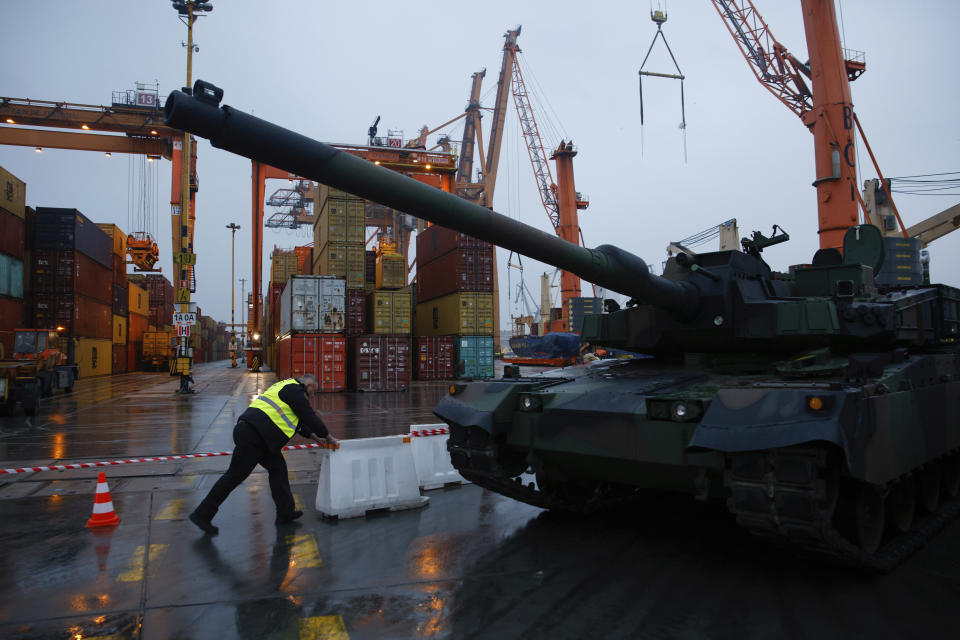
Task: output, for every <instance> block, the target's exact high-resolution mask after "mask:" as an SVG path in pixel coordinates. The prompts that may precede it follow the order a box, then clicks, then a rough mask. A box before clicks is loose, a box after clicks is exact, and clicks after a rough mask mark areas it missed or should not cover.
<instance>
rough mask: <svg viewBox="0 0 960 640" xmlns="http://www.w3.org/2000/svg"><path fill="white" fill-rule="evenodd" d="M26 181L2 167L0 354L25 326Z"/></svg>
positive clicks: (3, 354)
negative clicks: (15, 332)
mask: <svg viewBox="0 0 960 640" xmlns="http://www.w3.org/2000/svg"><path fill="white" fill-rule="evenodd" d="M26 190H27V185H26V184H25V183H24V182H23V181H22V180H20V179H19V178H17V177H16V176H14V175H13V174H11V173H10V172H9V171H7V170H6V169H4V168H3V167H0V357H10V356H11V354H12V353H13V332H14V329H16V328H18V327H23V326H24V324H23V323H24V320H27V318H26V317H25V314H24V289H25V286H24V285H25V278H24V275H25V273H26V272H28V271H27V270H25V269H24V266H23V265H24V258H25V253H24V246H25V245H26V242H25V240H26V215H27V211H26Z"/></svg>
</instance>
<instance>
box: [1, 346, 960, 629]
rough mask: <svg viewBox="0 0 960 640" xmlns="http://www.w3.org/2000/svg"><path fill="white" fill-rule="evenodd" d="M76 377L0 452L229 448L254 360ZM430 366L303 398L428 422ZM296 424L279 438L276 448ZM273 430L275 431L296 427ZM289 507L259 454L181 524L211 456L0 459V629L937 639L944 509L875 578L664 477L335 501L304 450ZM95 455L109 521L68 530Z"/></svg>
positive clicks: (956, 564)
mask: <svg viewBox="0 0 960 640" xmlns="http://www.w3.org/2000/svg"><path fill="white" fill-rule="evenodd" d="M195 379H196V385H195V388H196V390H197V393H196V394H194V395H187V396H182V395H178V394H176V393H175V390H176V388H177V387H178V381H177V380H176V379H175V378H171V377H170V376H168V375H166V374H162V373H159V374H154V373H131V374H124V375H117V376H110V377H105V378H94V379H89V380H80V381H78V382H77V385H76V387H75V389H74V392H73V394H71V395H68V396H59V397H54V398H49V399H45V400H44V401H43V403H42V405H41V409H40V411H39V412H38V414H37V416H35V417H33V418H29V419H28V418H26V417H25V416H24V415H23V414H22V412H21V411H19V410H18V412H17V414H16V415H14V416H11V417H5V418H0V468H4V469H7V468H14V467H28V466H31V467H32V466H43V465H52V464H64V463H67V462H92V461H106V460H127V459H143V458H151V457H157V456H169V455H173V454H192V453H201V452H206V453H211V452H221V451H230V450H232V448H233V442H232V429H233V425H234V423H235V422H236V419H237V417H238V416H239V415H240V413H242V412H243V410H244V409H245V408H246V407H247V404H248V403H249V402H250V400H251V399H252V398H253V397H254V396H255V395H256V394H258V393H259V392H260V391H262V390H263V389H265V388H266V387H268V386H269V385H270V384H272V383H273V382H275V381H276V378H275V376H274V375H273V374H272V373H270V372H264V373H259V374H255V373H251V372H249V371H247V370H246V369H243V368H237V369H231V368H230V366H229V362H215V363H208V364H203V365H199V366H197V368H196V372H195ZM446 387H447V384H446V383H443V382H438V383H414V385H413V387H412V388H411V389H410V391H408V392H405V393H338V394H322V395H319V396H318V398H317V399H316V401H315V406H316V408H317V409H318V410H319V412H320V413H321V415H322V417H323V419H324V421H325V422H326V423H327V424H328V426H329V427H330V429H331V432H332V433H333V434H334V435H335V436H336V437H338V438H341V439H353V438H367V437H373V436H383V435H393V434H399V433H406V432H407V431H408V430H409V428H410V425H414V424H427V423H435V422H437V420H436V418H435V417H434V416H433V415H432V408H433V406H434V405H435V403H436V402H437V400H438V399H439V398H440V397H442V395H443V394H444V393H445V392H446ZM298 441H301V440H300V439H299V438H297V439H296V440H295V441H294V442H293V443H296V442H298ZM293 443H292V444H293ZM285 456H286V460H287V464H288V466H289V469H290V479H291V485H292V488H293V492H294V495H295V497H296V500H297V504H298V508H301V509H303V510H304V511H305V512H306V513H305V515H304V517H303V518H302V519H301V520H300V521H298V522H297V523H296V524H294V525H281V526H277V525H275V524H274V517H275V513H274V507H273V503H272V500H271V498H270V490H269V487H268V485H267V476H266V473H265V472H264V471H263V470H262V469H258V470H257V471H256V472H255V473H254V474H253V475H252V476H251V477H250V478H249V479H248V480H247V481H246V482H245V483H244V484H243V485H241V486H240V487H239V488H238V489H237V490H236V491H235V492H234V493H233V494H231V496H230V498H229V499H228V500H227V501H226V502H225V503H224V505H223V507H222V508H221V510H220V513H219V514H218V515H217V517H216V518H215V520H214V523H215V524H216V525H218V526H219V527H220V533H219V535H217V536H214V537H209V536H205V535H204V534H202V533H201V532H200V531H199V530H198V529H197V528H196V527H195V526H194V525H193V524H192V523H190V521H189V520H187V519H186V516H187V514H189V513H190V511H191V510H192V509H193V508H194V506H196V504H197V503H198V502H199V501H200V500H201V499H202V498H203V496H204V495H205V494H206V492H207V491H208V490H209V488H210V486H212V484H213V483H214V482H215V481H216V479H217V478H218V477H219V474H220V473H222V471H223V470H224V469H226V467H227V465H228V464H229V457H213V458H200V459H192V460H182V461H177V462H136V463H129V464H122V465H115V466H109V467H100V468H84V469H70V470H66V471H42V472H29V473H17V474H4V475H0V638H4V639H23V640H25V639H31V640H33V639H47V638H73V639H74V640H81V639H84V638H116V639H119V638H131V639H132V638H136V639H170V638H184V639H187V638H196V639H201V638H204V639H211V638H218V639H219V638H223V639H231V638H243V639H248V638H249V639H253V638H256V639H264V638H305V639H306V638H338V639H339V638H350V639H353V640H359V639H366V638H370V639H374V638H376V639H381V638H398V639H399V638H455V639H460V638H495V639H497V640H506V639H511V638H556V639H562V638H578V639H579V638H660V639H667V638H817V639H818V640H819V639H823V638H838V639H840V638H843V639H848V638H874V639H875V638H952V637H955V635H956V627H957V618H958V614H957V608H958V607H957V605H958V603H960V521H956V522H953V523H952V524H951V525H949V526H948V527H947V528H946V529H945V530H944V531H942V532H941V533H940V534H939V535H938V536H937V537H936V538H934V539H933V540H932V541H931V542H930V543H929V544H928V545H927V546H926V547H925V548H923V549H922V550H920V551H919V552H918V553H917V554H916V555H914V556H913V557H912V558H910V559H909V560H908V561H907V562H906V563H905V564H903V565H902V566H900V567H899V568H897V569H896V570H894V571H893V572H891V573H890V574H888V575H883V576H873V575H866V574H863V573H860V572H855V571H852V570H849V569H843V568H838V567H831V566H826V565H821V564H816V563H811V562H810V561H808V560H805V559H801V558H798V557H796V556H793V555H791V554H790V552H789V551H787V550H783V549H779V548H777V547H774V546H771V545H769V544H767V543H765V542H763V541H761V540H758V539H756V538H753V537H751V536H749V535H748V534H746V533H745V532H743V531H742V530H740V529H739V528H738V527H737V526H736V524H735V523H734V521H733V518H732V517H731V516H730V515H729V514H728V513H727V512H726V510H725V507H724V505H723V504H710V503H707V504H704V503H697V502H694V501H693V500H691V499H689V498H684V497H676V496H663V497H657V498H653V499H651V500H650V502H649V503H648V504H644V505H643V507H642V509H636V510H632V511H630V512H626V513H612V514H605V515H602V516H594V517H591V518H574V517H568V516H562V515H559V514H553V513H549V512H545V511H543V510H541V509H538V508H534V507H531V506H528V505H525V504H522V503H519V502H515V501H513V500H510V499H508V498H505V497H503V496H500V495H497V494H494V493H491V492H488V491H485V490H482V489H480V488H478V487H476V486H473V485H462V486H455V487H448V488H445V489H438V490H433V491H428V492H426V493H425V495H428V496H429V498H430V500H429V503H428V504H427V506H425V507H423V508H420V509H412V510H407V511H396V512H386V513H376V514H370V515H368V516H366V517H361V518H352V519H345V520H339V521H338V520H331V519H325V518H322V517H321V516H320V515H319V514H318V513H317V512H316V510H315V508H314V501H315V497H316V489H317V480H318V477H319V461H320V459H321V457H322V454H321V453H320V452H319V451H317V450H303V451H289V452H287V453H286V454H285ZM100 471H104V472H105V473H106V478H107V483H108V485H109V490H110V495H111V499H112V503H113V506H114V509H115V512H116V514H117V515H118V516H119V517H120V520H121V521H120V524H119V525H117V526H115V527H109V528H103V529H88V528H86V526H85V525H86V522H87V519H88V518H89V517H90V515H91V510H92V507H93V502H94V496H95V492H96V485H97V475H98V473H99V472H100Z"/></svg>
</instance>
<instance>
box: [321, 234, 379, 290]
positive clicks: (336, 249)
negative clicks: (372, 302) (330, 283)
mask: <svg viewBox="0 0 960 640" xmlns="http://www.w3.org/2000/svg"><path fill="white" fill-rule="evenodd" d="M366 268H367V254H366V250H365V249H364V247H363V245H362V244H357V245H353V244H343V243H340V242H331V243H330V244H328V245H327V246H325V247H323V248H322V249H321V250H320V254H319V255H318V257H317V260H316V262H314V263H313V269H312V272H313V273H314V274H317V275H321V276H336V277H338V278H344V279H345V280H346V281H347V288H348V289H363V277H364V272H365V271H366Z"/></svg>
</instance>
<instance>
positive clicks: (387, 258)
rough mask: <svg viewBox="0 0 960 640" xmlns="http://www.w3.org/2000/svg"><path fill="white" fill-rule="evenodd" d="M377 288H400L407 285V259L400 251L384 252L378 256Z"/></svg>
mask: <svg viewBox="0 0 960 640" xmlns="http://www.w3.org/2000/svg"><path fill="white" fill-rule="evenodd" d="M375 282H376V285H377V289H400V288H401V287H405V286H407V259H406V258H404V257H403V256H402V255H401V254H399V253H383V254H380V255H379V256H377V263H376V280H375Z"/></svg>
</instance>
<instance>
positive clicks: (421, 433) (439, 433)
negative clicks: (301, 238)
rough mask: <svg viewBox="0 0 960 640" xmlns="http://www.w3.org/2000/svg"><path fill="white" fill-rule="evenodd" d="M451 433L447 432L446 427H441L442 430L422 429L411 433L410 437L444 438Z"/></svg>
mask: <svg viewBox="0 0 960 640" xmlns="http://www.w3.org/2000/svg"><path fill="white" fill-rule="evenodd" d="M448 433H450V432H449V431H447V428H446V427H441V428H440V429H420V430H418V431H411V432H410V435H411V436H412V437H414V438H424V437H426V436H444V435H447V434H448Z"/></svg>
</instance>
